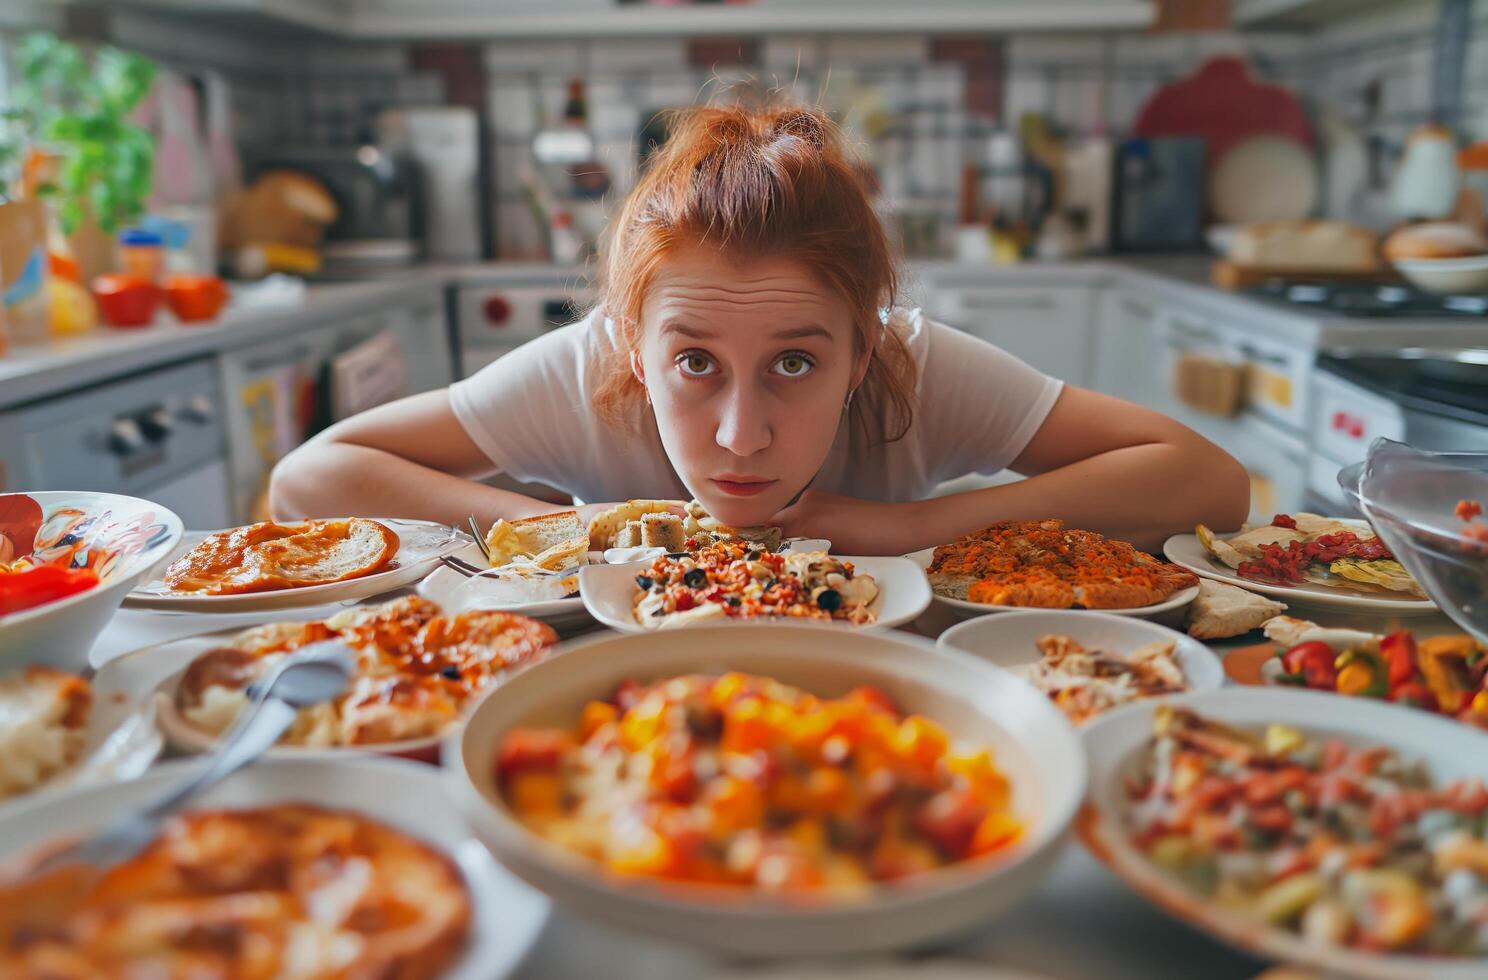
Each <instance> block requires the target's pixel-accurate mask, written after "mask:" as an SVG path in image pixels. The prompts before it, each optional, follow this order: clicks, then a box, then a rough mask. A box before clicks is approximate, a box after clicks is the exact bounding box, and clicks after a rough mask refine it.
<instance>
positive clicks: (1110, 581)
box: [926, 519, 1199, 609]
mask: <svg viewBox="0 0 1488 980" xmlns="http://www.w3.org/2000/svg"><path fill="white" fill-rule="evenodd" d="M926 572H927V574H928V575H929V577H930V585H931V587H932V588H934V590H935V592H936V593H937V594H938V595H942V596H947V597H949V598H953V599H965V600H967V601H970V602H977V603H984V604H986V605H994V606H1026V607H1033V608H1039V609H1070V608H1074V607H1082V608H1085V609H1136V608H1139V607H1142V606H1150V605H1155V604H1157V603H1160V602H1164V601H1166V600H1167V599H1169V598H1171V597H1172V596H1173V595H1175V594H1176V593H1178V592H1182V591H1183V590H1184V589H1187V588H1192V587H1193V586H1195V585H1197V584H1198V581H1199V580H1198V577H1197V576H1195V575H1194V574H1193V573H1192V572H1189V571H1187V570H1185V569H1182V568H1179V567H1178V566H1176V565H1171V564H1169V563H1167V562H1165V561H1159V560H1158V559H1156V558H1153V557H1152V556H1151V555H1149V554H1146V553H1145V552H1142V551H1138V550H1137V548H1136V547H1135V546H1134V545H1131V544H1128V543H1127V542H1125V541H1115V540H1112V539H1110V538H1107V537H1105V536H1104V535H1102V534H1097V533H1096V532H1094V531H1080V530H1073V529H1069V528H1066V527H1065V526H1064V522H1063V521H1061V520H1057V519H1050V520H1043V521H1007V522H1004V523H1002V524H994V525H992V526H991V527H986V528H982V529H981V530H980V531H974V532H972V533H971V534H968V535H966V536H965V537H963V538H961V539H960V540H958V541H955V542H952V543H951V544H946V545H941V546H940V547H938V548H936V549H935V556H934V558H933V559H932V560H931V562H930V567H929V568H928V569H927V570H926Z"/></svg>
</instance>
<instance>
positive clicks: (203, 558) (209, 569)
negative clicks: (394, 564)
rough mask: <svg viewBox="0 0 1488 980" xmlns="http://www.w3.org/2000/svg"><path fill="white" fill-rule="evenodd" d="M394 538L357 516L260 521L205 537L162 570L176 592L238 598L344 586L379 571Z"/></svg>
mask: <svg viewBox="0 0 1488 980" xmlns="http://www.w3.org/2000/svg"><path fill="white" fill-rule="evenodd" d="M398 543H399V542H398V535H396V534H395V533H393V531H392V530H391V529H390V528H388V527H387V526H386V525H383V524H380V523H378V522H377V521H370V520H367V519H365V518H361V517H352V518H348V519H346V520H338V521H307V522H306V523H304V524H289V525H286V524H275V523H274V522H272V521H264V522H262V523H259V524H250V525H248V526H247V527H238V528H232V529H231V530H227V531H219V532H217V533H216V534H212V535H208V536H207V537H206V538H205V539H204V540H203V541H202V542H201V543H200V544H198V545H197V546H196V547H195V548H192V549H191V550H190V551H189V552H187V553H186V554H185V555H183V556H181V557H180V558H178V559H176V561H174V562H172V563H171V566H170V567H169V568H168V569H166V572H165V583H166V585H168V586H170V587H171V589H173V590H174V591H176V592H188V593H192V592H194V593H203V594H206V595H238V594H242V593H246V592H272V591H276V590H279V589H293V588H299V587H301V586H307V585H325V584H327V583H330V582H344V581H346V580H347V579H354V578H361V577H363V576H365V575H371V574H373V573H374V572H379V571H382V570H383V569H384V568H386V567H387V566H388V563H389V562H391V561H392V560H393V556H394V555H396V554H397V553H398Z"/></svg>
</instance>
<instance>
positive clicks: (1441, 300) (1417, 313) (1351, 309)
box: [1246, 279, 1488, 318]
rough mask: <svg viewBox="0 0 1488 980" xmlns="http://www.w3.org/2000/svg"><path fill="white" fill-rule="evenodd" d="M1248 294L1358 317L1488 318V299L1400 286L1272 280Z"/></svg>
mask: <svg viewBox="0 0 1488 980" xmlns="http://www.w3.org/2000/svg"><path fill="white" fill-rule="evenodd" d="M1246 292H1247V293H1248V294H1249V295H1251V296H1255V297H1256V298H1258V299H1262V300H1266V301H1267V302H1271V303H1275V304H1278V305H1281V306H1289V307H1293V308H1295V307H1303V308H1306V309H1315V310H1325V311H1327V312H1330V313H1337V314H1340V315H1342V316H1355V317H1413V318H1420V317H1481V316H1488V295H1480V294H1465V295H1461V296H1438V295H1436V294H1434V293H1426V292H1422V291H1421V290H1419V289H1416V288H1414V287H1412V286H1407V285H1404V284H1401V283H1377V282H1351V283H1310V282H1293V281H1289V280H1286V279H1272V280H1269V281H1267V282H1266V283H1265V284H1263V285H1261V286H1257V287H1256V288H1254V289H1250V290H1246Z"/></svg>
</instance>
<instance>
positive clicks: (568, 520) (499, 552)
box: [486, 510, 589, 572]
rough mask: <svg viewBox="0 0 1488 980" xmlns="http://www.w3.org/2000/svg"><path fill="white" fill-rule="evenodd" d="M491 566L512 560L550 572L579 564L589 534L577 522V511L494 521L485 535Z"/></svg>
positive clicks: (587, 543)
mask: <svg viewBox="0 0 1488 980" xmlns="http://www.w3.org/2000/svg"><path fill="white" fill-rule="evenodd" d="M486 549H487V550H488V551H489V552H490V553H491V567H492V568H501V567H502V566H504V565H509V564H511V563H512V562H513V561H529V562H531V563H532V564H535V565H537V566H538V567H539V568H542V569H545V570H547V571H550V572H558V571H563V570H564V569H568V568H572V567H573V566H575V565H579V564H582V563H583V559H584V555H585V554H586V553H587V552H588V551H589V535H588V533H587V532H585V530H584V525H583V524H582V523H580V522H579V514H578V511H573V510H563V511H559V512H557V513H555V514H540V515H538V516H537V517H524V518H522V519H521V520H516V521H507V520H498V521H497V522H496V523H495V524H493V525H491V530H490V531H488V532H487V533H486Z"/></svg>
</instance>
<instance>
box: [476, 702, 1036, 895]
mask: <svg viewBox="0 0 1488 980" xmlns="http://www.w3.org/2000/svg"><path fill="white" fill-rule="evenodd" d="M496 778H497V782H498V784H499V785H500V787H501V790H502V792H503V794H504V795H505V797H506V800H507V802H508V803H509V804H510V805H511V807H512V809H513V810H514V812H515V813H516V815H517V817H518V818H519V819H520V820H521V821H522V822H523V823H525V824H526V825H527V826H528V827H530V828H531V829H532V830H534V831H536V832H537V833H539V834H541V835H543V836H544V837H546V838H548V839H549V840H552V841H554V842H556V843H558V844H561V845H563V846H565V847H568V848H570V849H572V850H575V851H578V852H579V853H581V854H584V855H587V856H588V857H590V858H593V859H594V860H596V861H599V862H601V863H602V864H603V865H604V866H605V867H607V868H608V869H609V870H611V871H614V872H618V873H621V874H635V875H644V876H651V877H662V878H672V879H682V880H687V881H696V882H710V883H713V884H726V885H741V886H747V887H754V888H759V889H761V890H766V891H776V892H802V891H809V892H817V891H827V892H830V893H834V894H843V895H851V894H855V893H862V892H863V891H864V890H865V889H867V888H869V887H871V885H872V884H873V883H874V882H878V881H885V880H889V879H896V878H903V877H909V876H913V875H916V874H920V873H923V872H926V871H930V870H933V869H935V868H938V867H942V866H945V865H947V864H952V863H955V862H957V861H963V860H969V859H972V858H976V857H981V856H984V855H990V854H996V853H999V852H1002V851H1004V850H1006V849H1007V848H1009V847H1012V846H1014V845H1015V844H1016V843H1017V842H1018V840H1019V839H1020V838H1021V835H1022V832H1023V825H1022V823H1021V821H1020V820H1019V819H1018V817H1017V816H1016V815H1014V814H1013V813H1012V811H1011V788H1010V787H1009V785H1008V781H1007V778H1006V777H1005V776H1004V775H1003V774H1002V772H1001V771H1000V770H999V769H998V768H997V765H996V763H995V762H994V761H993V758H992V755H991V753H990V752H989V751H987V750H986V749H980V748H973V749H965V748H962V747H960V746H956V745H953V744H952V743H951V740H950V737H949V735H948V734H947V733H946V731H945V730H944V729H942V728H941V727H940V726H939V725H937V724H935V723H934V722H932V721H929V720H928V719H925V718H921V717H919V716H917V715H909V716H903V715H901V714H900V713H899V711H898V710H897V709H896V708H895V707H894V705H893V702H892V701H891V700H890V699H889V698H888V697H887V696H886V695H885V694H884V693H883V692H882V691H879V690H877V689H874V688H868V687H863V688H858V689H856V690H853V691H851V692H849V693H847V694H846V695H843V696H842V697H838V698H819V697H816V696H814V695H811V694H808V693H805V692H803V691H800V690H798V689H796V688H794V687H789V686H786V685H784V684H781V683H779V682H778V681H774V680H771V679H769V678H763V677H755V676H751V675H747V674H741V673H729V674H724V675H722V676H720V677H705V676H701V675H688V676H683V677H676V678H672V679H669V680H664V681H658V682H656V683H654V684H650V685H645V686H642V685H639V684H636V683H635V682H633V681H627V682H625V683H622V684H621V685H620V687H619V688H617V689H616V692H615V695H614V696H613V697H612V698H611V699H610V700H608V701H593V702H590V703H589V705H588V706H586V707H585V708H584V710H583V713H582V715H581V718H580V721H579V725H578V727H577V729H576V730H575V731H573V732H564V731H551V730H535V729H515V730H513V731H510V732H508V733H507V735H506V737H505V739H504V740H503V741H502V745H501V748H500V751H499V753H498V757H497V763H496Z"/></svg>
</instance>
